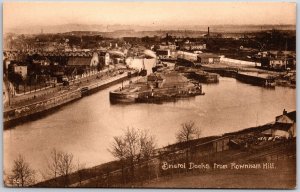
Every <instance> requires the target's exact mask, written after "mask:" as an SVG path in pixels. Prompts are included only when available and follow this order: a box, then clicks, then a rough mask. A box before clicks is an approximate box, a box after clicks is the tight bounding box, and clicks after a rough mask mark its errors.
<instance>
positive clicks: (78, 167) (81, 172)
mask: <svg viewBox="0 0 300 192" xmlns="http://www.w3.org/2000/svg"><path fill="white" fill-rule="evenodd" d="M84 168H85V164H81V163H80V162H79V159H78V160H77V165H76V173H77V175H78V180H79V186H80V187H81V182H82V180H83V176H84Z"/></svg>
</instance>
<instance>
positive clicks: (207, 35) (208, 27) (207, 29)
mask: <svg viewBox="0 0 300 192" xmlns="http://www.w3.org/2000/svg"><path fill="white" fill-rule="evenodd" d="M207 36H209V27H208V28H207Z"/></svg>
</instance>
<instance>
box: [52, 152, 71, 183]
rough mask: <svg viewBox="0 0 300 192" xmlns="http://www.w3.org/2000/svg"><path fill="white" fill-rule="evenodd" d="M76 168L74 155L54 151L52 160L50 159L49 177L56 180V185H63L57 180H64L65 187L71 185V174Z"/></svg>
mask: <svg viewBox="0 0 300 192" xmlns="http://www.w3.org/2000/svg"><path fill="white" fill-rule="evenodd" d="M74 168H75V166H74V163H73V154H72V153H66V152H62V151H57V150H56V149H52V151H51V153H50V158H49V159H48V167H47V175H48V177H50V178H53V179H54V184H55V185H61V184H59V183H58V180H57V178H58V177H60V176H61V177H62V178H63V184H64V186H68V184H69V174H70V173H71V172H72V171H73V169H74Z"/></svg>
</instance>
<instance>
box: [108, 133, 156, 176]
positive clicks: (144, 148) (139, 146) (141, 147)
mask: <svg viewBox="0 0 300 192" xmlns="http://www.w3.org/2000/svg"><path fill="white" fill-rule="evenodd" d="M154 149H155V139H154V137H153V136H151V135H150V134H149V132H148V131H141V130H139V129H135V128H127V129H126V130H125V131H124V135H123V136H119V137H114V142H113V144H112V147H111V148H110V149H109V151H110V152H111V153H112V154H113V155H114V157H116V158H118V159H119V160H120V162H121V166H122V175H123V176H122V177H124V167H125V166H126V163H127V162H128V163H129V167H130V173H131V175H130V176H131V179H132V180H134V179H135V174H134V172H135V164H136V163H138V164H139V163H140V161H141V160H146V161H147V160H149V159H150V158H151V156H152V155H153V153H154ZM124 179H125V178H124ZM123 181H124V180H123Z"/></svg>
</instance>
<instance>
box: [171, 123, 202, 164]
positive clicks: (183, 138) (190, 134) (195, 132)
mask: <svg viewBox="0 0 300 192" xmlns="http://www.w3.org/2000/svg"><path fill="white" fill-rule="evenodd" d="M200 134H201V132H200V129H198V128H197V127H195V123H194V122H193V121H189V122H185V123H183V124H181V129H180V130H179V131H178V133H177V134H176V137H177V141H178V142H186V143H187V144H188V147H187V148H186V149H185V151H186V163H188V161H189V153H190V149H191V143H190V142H189V141H190V140H193V139H198V138H199V137H200Z"/></svg>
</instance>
